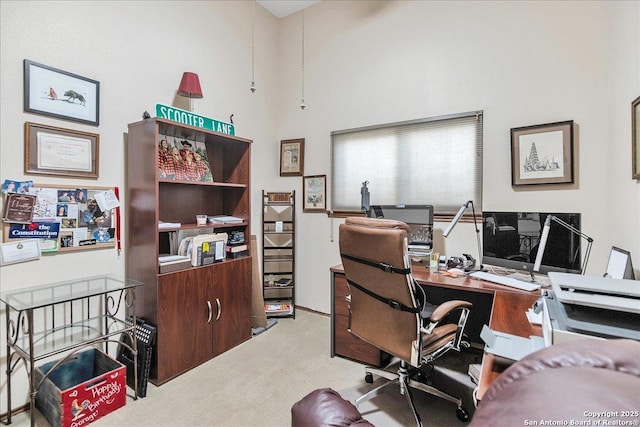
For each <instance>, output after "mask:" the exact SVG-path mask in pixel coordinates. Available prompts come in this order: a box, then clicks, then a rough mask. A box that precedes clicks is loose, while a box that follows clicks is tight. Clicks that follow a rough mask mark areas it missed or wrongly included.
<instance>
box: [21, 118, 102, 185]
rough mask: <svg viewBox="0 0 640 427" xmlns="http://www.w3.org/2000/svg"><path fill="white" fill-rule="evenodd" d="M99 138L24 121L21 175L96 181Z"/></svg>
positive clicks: (86, 133) (95, 135) (98, 136)
mask: <svg viewBox="0 0 640 427" xmlns="http://www.w3.org/2000/svg"><path fill="white" fill-rule="evenodd" d="M99 145H100V135H98V134H95V133H89V132H81V131H76V130H70V129H63V128H59V127H54V126H45V125H39V124H36V123H30V122H26V123H25V124H24V173H26V174H35V175H55V176H66V177H69V176H73V177H79V178H92V179H97V178H98V164H99V158H98V157H99V155H98V149H99Z"/></svg>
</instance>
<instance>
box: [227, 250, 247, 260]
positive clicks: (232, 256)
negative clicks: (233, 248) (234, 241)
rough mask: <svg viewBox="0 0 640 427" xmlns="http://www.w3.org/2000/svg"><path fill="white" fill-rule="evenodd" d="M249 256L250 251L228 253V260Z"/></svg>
mask: <svg viewBox="0 0 640 427" xmlns="http://www.w3.org/2000/svg"><path fill="white" fill-rule="evenodd" d="M248 255H249V252H248V251H240V252H227V258H230V259H236V258H242V257H245V256H248Z"/></svg>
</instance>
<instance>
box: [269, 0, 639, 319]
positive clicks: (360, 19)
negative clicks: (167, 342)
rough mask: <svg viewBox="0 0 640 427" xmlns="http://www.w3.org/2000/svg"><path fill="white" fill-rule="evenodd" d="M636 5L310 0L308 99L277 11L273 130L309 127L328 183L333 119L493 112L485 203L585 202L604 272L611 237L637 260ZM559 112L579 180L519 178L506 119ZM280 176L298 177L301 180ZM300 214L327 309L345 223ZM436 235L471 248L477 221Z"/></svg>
mask: <svg viewBox="0 0 640 427" xmlns="http://www.w3.org/2000/svg"><path fill="white" fill-rule="evenodd" d="M639 15H640V3H639V2H597V1H596V2H594V1H584V2H579V1H570V2H538V1H532V2H527V1H518V2H502V1H498V2H490V1H481V2H471V1H465V2H447V1H445V2H426V1H396V2H361V1H343V2H334V1H324V2H321V3H319V4H316V5H314V6H312V7H310V8H308V9H306V11H305V75H304V79H305V102H306V104H307V107H306V109H305V110H304V111H301V110H300V108H299V107H298V105H299V103H300V97H301V76H302V72H301V38H302V37H301V23H302V17H301V14H300V13H298V14H297V15H293V16H290V17H287V18H285V19H283V20H282V21H281V22H280V39H279V43H280V46H281V51H280V54H281V57H280V59H279V63H280V64H281V66H282V72H281V74H280V77H279V83H280V88H281V90H280V99H279V102H278V106H279V108H280V115H279V117H280V119H279V120H280V123H279V126H278V133H279V136H280V138H281V139H286V138H296V137H305V138H306V154H305V168H304V172H305V174H307V175H315V174H325V173H326V174H327V176H328V179H329V183H330V180H331V178H330V176H329V175H330V171H331V164H330V161H331V158H330V156H331V152H330V132H331V131H334V130H340V129H348V128H354V127H360V126H368V125H374V124H380V123H388V122H394V121H402V120H411V119H418V118H422V117H432V116H438V115H443V114H450V113H459V112H465V111H471V110H484V114H485V116H484V159H485V160H484V188H483V206H484V208H485V209H494V210H533V211H566V212H575V211H578V212H582V219H583V224H582V230H583V231H584V232H585V233H586V234H588V235H589V236H591V237H593V238H594V241H595V243H594V246H593V251H592V255H591V259H590V262H589V266H588V273H590V274H601V273H602V272H604V269H605V267H606V261H607V257H608V252H609V249H610V247H611V245H612V244H616V245H618V246H622V247H625V248H629V250H631V251H632V254H633V256H634V258H635V261H636V264H640V241H639V238H638V236H639V235H640V233H639V231H640V230H639V224H638V221H639V220H638V218H639V217H640V215H639V214H640V207H639V200H640V189H639V188H640V187H639V185H638V183H637V182H636V181H633V180H631V160H630V159H631V141H630V105H631V101H632V100H633V99H634V98H635V97H636V96H638V94H640V82H639V76H640V72H639V66H640V65H639V64H640V58H639V55H638V50H639V49H640V37H638V27H639V25H638V24H639V23H640V16H639ZM564 120H574V121H575V123H576V125H577V128H578V131H577V135H576V143H575V148H576V157H575V166H576V171H577V173H576V179H575V184H574V185H569V186H566V185H565V186H544V187H534V188H526V189H521V188H513V187H512V186H511V169H510V129H511V128H512V127H519V126H528V125H534V124H541V123H550V122H557V121H564ZM425 167H437V165H431V164H429V161H428V159H425ZM283 181H290V182H291V185H290V187H293V186H297V188H301V180H300V179H299V178H283ZM329 186H330V184H329ZM371 191H375V189H371ZM353 192H354V193H355V194H358V193H359V188H354V189H353ZM425 202H428V201H425ZM462 202H464V201H461V203H462ZM297 219H298V230H299V234H298V236H299V239H298V246H299V247H303V248H304V250H302V251H299V252H298V254H299V255H298V270H297V272H298V277H299V280H298V282H299V283H298V288H297V289H298V291H297V292H298V293H297V298H298V304H300V305H303V306H307V307H311V308H314V309H316V310H320V311H324V312H328V311H329V310H330V293H329V281H330V275H329V267H330V266H332V265H335V264H337V263H339V261H340V259H339V255H338V246H337V227H338V225H339V224H340V223H341V222H342V221H341V220H337V219H336V220H331V219H329V218H327V217H326V216H325V215H320V214H300V215H299V216H298V217H297ZM437 225H438V226H439V227H441V228H440V229H439V231H440V232H441V230H442V229H443V228H444V227H445V226H446V224H437ZM332 236H333V237H334V238H333V239H332ZM441 245H442V246H441V247H439V248H437V249H439V250H440V251H441V252H445V253H447V254H449V255H456V254H457V255H459V254H460V253H462V252H467V253H471V254H476V253H477V249H476V242H475V236H474V231H473V226H472V225H471V224H461V225H458V226H457V227H456V229H455V231H454V232H453V233H452V234H451V236H450V237H449V238H448V239H447V240H446V242H442V241H441Z"/></svg>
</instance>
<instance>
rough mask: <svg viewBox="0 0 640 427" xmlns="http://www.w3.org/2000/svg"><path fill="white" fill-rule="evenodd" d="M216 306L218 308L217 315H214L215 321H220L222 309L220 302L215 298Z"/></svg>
mask: <svg viewBox="0 0 640 427" xmlns="http://www.w3.org/2000/svg"><path fill="white" fill-rule="evenodd" d="M216 305H217V306H218V314H217V315H216V320H218V319H220V313H221V312H222V307H221V306H220V300H219V299H218V298H216Z"/></svg>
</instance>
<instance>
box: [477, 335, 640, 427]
mask: <svg viewBox="0 0 640 427" xmlns="http://www.w3.org/2000/svg"><path fill="white" fill-rule="evenodd" d="M639 411H640V342H637V341H632V340H607V341H601V340H595V339H585V340H579V341H571V342H566V343H563V344H556V345H553V346H551V347H547V348H544V349H542V350H539V351H537V352H535V353H532V354H530V355H528V356H526V357H524V358H523V359H521V360H520V361H519V362H517V363H515V364H513V365H511V366H510V367H509V368H508V369H507V370H505V371H504V372H503V373H502V374H500V376H499V377H498V378H497V379H496V380H495V381H494V382H493V384H491V386H490V387H489V389H488V390H487V391H486V393H485V394H484V396H483V397H482V400H481V401H480V403H479V404H478V407H477V409H476V411H475V414H474V415H473V419H472V420H471V426H472V427H482V426H490V425H505V426H518V425H519V426H522V425H543V424H542V423H541V421H550V424H545V425H627V424H624V423H626V422H634V421H636V422H637V421H638V420H639V419H640V414H639ZM618 420H620V421H622V422H623V423H622V424H621V423H618ZM527 421H529V423H528V424H527ZM533 421H535V423H533ZM596 421H597V422H596ZM605 421H606V422H607V423H608V424H607V423H605ZM554 422H555V423H554ZM536 423H537V424H536ZM565 423H566V424H565ZM572 423H573V424H572ZM629 425H637V424H629Z"/></svg>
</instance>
